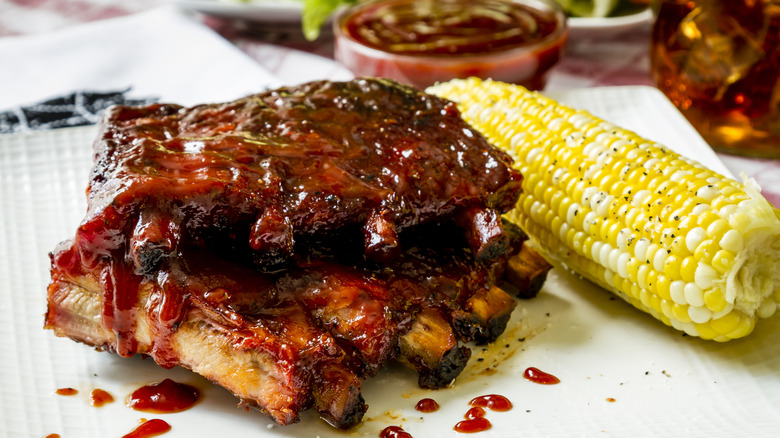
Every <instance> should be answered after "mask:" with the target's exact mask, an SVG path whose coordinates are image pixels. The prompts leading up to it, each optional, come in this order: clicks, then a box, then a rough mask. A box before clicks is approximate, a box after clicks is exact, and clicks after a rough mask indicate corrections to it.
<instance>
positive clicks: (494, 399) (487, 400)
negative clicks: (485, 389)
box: [469, 394, 512, 412]
mask: <svg viewBox="0 0 780 438" xmlns="http://www.w3.org/2000/svg"><path fill="white" fill-rule="evenodd" d="M469 406H475V407H479V408H488V409H490V410H492V411H498V412H504V411H508V410H510V409H512V402H511V401H509V399H508V398H506V397H504V396H503V395H498V394H490V395H482V396H479V397H476V398H474V399H472V400H471V401H470V402H469Z"/></svg>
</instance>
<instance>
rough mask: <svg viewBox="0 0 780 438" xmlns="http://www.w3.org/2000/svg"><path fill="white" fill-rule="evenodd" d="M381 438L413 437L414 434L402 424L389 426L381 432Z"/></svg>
mask: <svg viewBox="0 0 780 438" xmlns="http://www.w3.org/2000/svg"><path fill="white" fill-rule="evenodd" d="M379 438H412V435H411V434H410V433H409V432H407V431H405V430H403V429H402V428H401V427H400V426H387V427H386V428H384V429H382V431H381V432H379Z"/></svg>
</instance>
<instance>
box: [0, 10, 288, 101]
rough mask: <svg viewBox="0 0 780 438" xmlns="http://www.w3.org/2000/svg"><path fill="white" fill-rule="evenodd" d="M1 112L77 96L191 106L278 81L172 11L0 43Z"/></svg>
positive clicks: (185, 17) (248, 92)
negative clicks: (98, 94)
mask: <svg viewBox="0 0 780 438" xmlns="http://www.w3.org/2000/svg"><path fill="white" fill-rule="evenodd" d="M0 59H2V60H5V62H0V90H2V91H0V111H2V110H7V109H9V108H11V107H14V106H18V105H28V104H32V103H35V102H38V101H41V100H45V99H49V98H52V97H56V96H62V95H65V94H68V93H73V92H76V91H82V90H89V91H106V90H112V91H115V90H124V89H128V88H129V91H128V92H127V96H128V97H132V98H142V99H148V98H156V99H158V100H160V101H166V102H175V103H179V104H183V105H193V104H197V103H204V102H215V101H223V100H231V99H235V98H238V97H241V96H244V95H247V94H251V93H255V92H258V91H262V90H264V89H265V88H267V87H269V86H277V85H279V84H278V81H277V80H276V78H275V77H274V76H273V75H272V74H271V73H269V72H268V71H267V70H265V69H263V68H262V67H260V66H259V65H258V64H257V63H256V62H254V61H253V60H252V59H251V58H249V57H248V56H247V55H246V54H244V53H243V52H241V51H240V50H239V49H237V48H236V47H235V46H234V45H232V44H231V43H229V42H228V41H226V40H224V39H223V38H222V37H220V36H219V35H217V34H216V33H215V32H214V31H212V30H211V29H209V28H207V27H206V26H204V25H202V24H200V23H197V22H196V21H194V20H193V19H191V18H190V17H189V16H187V15H185V14H184V13H183V12H181V11H179V10H178V9H175V8H173V7H162V8H159V9H154V10H150V11H147V12H143V13H139V14H136V15H131V16H126V17H122V18H116V19H109V20H104V21H99V22H94V23H89V24H84V25H81V26H76V27H71V28H66V29H64V30H61V31H56V32H52V33H47V34H41V35H34V36H23V37H8V38H2V39H0Z"/></svg>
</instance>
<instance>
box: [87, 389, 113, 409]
mask: <svg viewBox="0 0 780 438" xmlns="http://www.w3.org/2000/svg"><path fill="white" fill-rule="evenodd" d="M113 402H114V396H113V395H111V394H110V393H108V392H107V391H104V390H102V389H100V388H96V389H93V390H92V392H90V393H89V403H90V404H91V405H92V406H94V407H96V408H99V407H101V406H103V405H105V404H107V403H113Z"/></svg>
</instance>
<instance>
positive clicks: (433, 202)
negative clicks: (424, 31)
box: [77, 79, 521, 272]
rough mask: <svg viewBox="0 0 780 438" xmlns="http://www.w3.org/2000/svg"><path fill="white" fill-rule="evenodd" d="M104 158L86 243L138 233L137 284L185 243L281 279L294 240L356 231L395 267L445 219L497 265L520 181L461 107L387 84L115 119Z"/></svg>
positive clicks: (129, 113)
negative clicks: (404, 240) (412, 240)
mask: <svg viewBox="0 0 780 438" xmlns="http://www.w3.org/2000/svg"><path fill="white" fill-rule="evenodd" d="M95 152H96V157H97V158H96V165H95V167H94V169H93V172H92V179H91V184H90V188H89V193H88V197H89V206H90V208H89V212H88V215H87V217H86V218H85V220H84V223H83V224H82V227H81V228H80V229H79V234H78V236H77V240H79V241H89V242H95V241H96V240H100V241H102V242H103V243H104V244H105V246H106V247H105V248H98V247H95V246H94V245H91V249H92V250H93V251H99V250H102V252H101V253H100V254H98V255H97V256H103V255H105V254H106V253H110V252H112V250H114V249H116V246H117V245H119V244H122V242H119V243H117V239H115V237H116V234H117V233H119V234H125V233H126V234H129V236H128V240H129V241H131V242H133V243H132V245H133V251H134V255H135V257H134V262H135V263H136V269H137V270H139V271H142V272H150V271H152V270H153V269H154V268H155V266H156V265H157V263H159V262H160V260H161V259H162V258H164V257H167V256H169V255H171V254H174V253H175V248H176V246H177V245H178V244H180V243H182V242H183V241H186V243H187V244H188V245H193V244H195V245H206V246H209V247H212V249H213V248H215V247H225V246H227V247H228V248H223V249H227V250H229V251H230V252H233V251H243V252H246V253H248V254H250V255H251V256H252V257H253V258H254V259H255V260H256V262H257V264H258V266H260V267H263V268H265V269H277V268H278V266H279V264H280V263H283V262H285V261H288V260H289V259H290V257H291V256H292V255H293V252H294V248H295V245H294V242H295V240H296V239H299V238H302V237H310V236H315V235H320V234H322V233H332V232H335V231H338V230H341V229H343V228H349V229H352V228H354V227H359V228H362V230H363V233H362V234H363V239H364V245H363V246H364V251H365V252H366V255H367V256H368V257H369V258H372V259H375V260H379V261H387V260H390V259H392V257H393V256H397V255H398V253H399V251H398V233H400V232H401V231H402V230H404V229H406V228H409V227H412V226H415V225H418V224H421V223H427V222H436V221H440V220H446V219H449V218H458V220H459V223H461V225H462V227H463V228H464V230H465V231H464V232H465V234H466V236H467V238H468V239H469V240H470V245H471V247H472V249H473V250H474V251H475V254H476V255H477V256H478V258H487V259H490V258H494V257H497V256H498V255H500V254H501V253H502V251H503V250H504V249H505V244H506V242H505V238H504V235H503V230H502V225H501V223H500V221H498V214H500V213H502V212H505V211H506V210H508V209H509V208H511V207H512V206H513V205H514V203H515V202H516V200H517V197H518V195H519V190H520V180H521V177H520V175H519V173H517V172H516V171H515V170H513V169H512V168H511V166H510V165H509V163H510V161H511V160H510V158H509V157H508V156H507V155H505V154H504V153H503V152H501V151H499V150H498V149H496V148H494V147H492V146H491V145H490V144H489V143H488V142H487V141H486V140H485V139H484V138H483V137H482V136H481V135H480V134H479V133H477V132H476V131H473V130H472V129H471V128H470V127H469V126H468V125H467V124H466V123H464V122H463V121H462V119H461V118H460V117H459V113H458V110H457V109H456V107H455V105H454V104H453V103H451V102H449V101H446V100H443V99H439V98H436V97H434V96H430V95H427V94H425V93H423V92H421V91H418V90H415V89H412V88H409V87H407V86H404V85H401V84H398V83H395V82H392V81H389V80H380V79H358V80H355V81H351V82H341V83H338V82H327V81H321V82H312V83H308V84H304V85H300V86H297V87H287V88H281V89H278V90H272V91H268V92H265V93H262V94H257V95H253V96H249V97H246V98H243V99H239V100H237V101H234V102H228V103H224V104H210V105H200V106H195V107H192V108H184V107H180V106H178V105H171V104H167V105H166V104H155V105H150V106H148V107H140V108H139V107H121V106H120V107H114V108H113V109H111V110H110V111H108V112H107V114H106V116H105V117H104V119H103V122H102V124H101V129H100V134H99V138H98V140H97V141H96V143H95ZM87 246H88V245H83V247H82V250H87V249H88V248H87Z"/></svg>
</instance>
